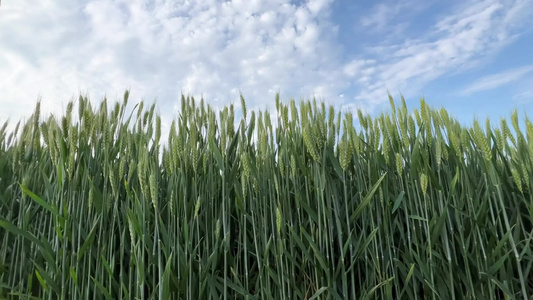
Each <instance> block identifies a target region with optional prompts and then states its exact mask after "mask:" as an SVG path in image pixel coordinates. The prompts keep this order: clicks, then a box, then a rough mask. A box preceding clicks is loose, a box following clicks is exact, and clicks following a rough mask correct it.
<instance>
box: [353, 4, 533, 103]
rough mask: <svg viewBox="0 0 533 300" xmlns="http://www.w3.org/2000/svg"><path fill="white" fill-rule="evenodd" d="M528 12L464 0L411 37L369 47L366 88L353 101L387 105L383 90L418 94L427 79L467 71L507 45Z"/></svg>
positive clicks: (519, 6) (529, 8)
mask: <svg viewBox="0 0 533 300" xmlns="http://www.w3.org/2000/svg"><path fill="white" fill-rule="evenodd" d="M378 11H379V10H378ZM532 12H533V9H532V5H531V4H530V3H529V2H527V1H512V0H509V1H497V0H486V1H469V2H465V3H462V4H460V5H459V6H457V7H455V9H454V10H453V12H452V13H451V14H448V15H444V16H443V17H441V18H440V20H439V21H438V22H437V23H436V25H435V26H433V27H430V28H429V29H428V31H427V32H425V33H424V34H423V35H421V36H419V37H417V38H412V39H406V40H404V41H403V42H402V43H399V44H392V45H391V44H390V42H389V41H385V42H384V43H382V44H381V45H378V46H373V47H369V48H367V51H366V52H367V57H372V58H375V59H376V63H374V64H372V65H368V66H365V67H363V69H362V70H361V72H363V70H364V69H365V68H366V69H367V70H372V72H368V75H367V76H368V78H367V80H368V82H369V84H366V85H362V86H361V91H360V92H359V94H357V95H356V96H355V99H356V100H358V101H364V102H369V103H371V106H375V105H378V104H379V103H385V102H387V101H386V99H387V98H386V96H387V95H386V94H387V90H388V91H390V92H391V93H393V94H395V93H400V92H401V93H402V94H403V95H406V96H413V95H416V96H420V94H419V93H420V91H421V89H422V88H423V87H424V86H425V85H426V84H428V83H429V82H431V81H432V80H434V79H436V78H439V77H440V76H443V75H449V74H453V73H454V72H462V71H465V70H468V69H470V68H472V67H474V66H476V64H478V63H480V61H482V60H483V59H484V58H486V57H487V56H488V55H489V54H491V53H495V52H497V51H498V50H500V49H501V48H503V47H504V46H506V45H508V44H509V43H512V42H513V41H514V39H515V38H516V37H517V35H516V32H515V31H516V29H517V28H518V27H519V26H520V22H521V20H520V19H517V18H526V16H530V15H532ZM522 21H523V20H522ZM390 26H392V25H390ZM349 66H350V63H348V64H347V65H345V69H346V68H348V69H349V68H350V67H349Z"/></svg>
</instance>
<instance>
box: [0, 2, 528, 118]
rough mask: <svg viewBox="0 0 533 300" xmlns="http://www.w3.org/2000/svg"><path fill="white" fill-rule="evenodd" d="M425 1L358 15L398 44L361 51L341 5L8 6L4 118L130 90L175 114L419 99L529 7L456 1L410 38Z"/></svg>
mask: <svg viewBox="0 0 533 300" xmlns="http://www.w3.org/2000/svg"><path fill="white" fill-rule="evenodd" d="M424 3H430V4H421V2H420V1H414V0H411V1H402V2H400V1H396V2H393V1H388V0H386V1H384V2H381V4H379V3H378V4H377V5H376V6H375V7H374V8H372V9H371V13H370V14H368V15H367V16H368V17H367V18H365V17H364V16H362V17H359V18H358V16H354V21H353V22H354V24H357V26H359V27H360V29H361V28H362V29H361V30H367V31H368V32H371V33H372V34H377V33H379V34H384V33H386V32H389V33H390V32H394V38H393V37H392V35H391V34H384V35H383V36H384V37H385V38H384V40H383V41H382V42H379V41H378V42H376V43H374V44H369V43H365V41H358V44H359V47H358V48H357V49H358V50H360V51H358V52H357V53H353V52H350V51H352V50H353V49H351V48H350V47H349V45H347V44H346V42H345V41H340V40H339V36H338V30H339V26H348V25H346V24H338V23H335V22H336V18H335V16H334V15H333V14H332V13H333V12H332V7H333V5H332V4H333V0H302V1H290V0H231V1H219V0H204V1H197V0H189V1H172V0H130V1H126V0H71V1H68V2H64V1H59V0H47V1H39V2H35V1H29V0H18V1H8V2H5V3H2V6H1V7H0V53H2V55H0V78H2V80H0V104H1V109H0V120H5V119H6V118H7V117H11V118H12V120H15V121H16V120H18V119H19V118H20V117H21V116H28V115H29V113H31V110H32V108H33V105H34V104H35V102H36V101H37V98H38V97H41V98H42V104H43V115H44V114H46V113H48V112H54V113H59V112H60V111H61V110H62V108H64V106H65V105H66V102H67V101H69V100H70V99H71V98H72V97H76V96H77V94H78V92H82V93H85V92H87V93H88V95H89V96H90V97H91V99H92V100H93V101H95V102H97V101H100V100H101V98H102V97H103V96H105V95H107V97H108V98H109V99H111V100H114V99H117V98H119V97H120V95H121V94H122V93H123V91H124V90H125V89H127V88H129V89H131V95H132V98H134V101H137V100H140V99H144V100H147V101H152V100H154V99H156V100H157V104H158V107H159V108H160V111H162V112H163V114H164V117H168V118H170V117H172V114H173V113H176V111H177V109H178V105H176V104H177V103H179V101H178V99H179V96H180V94H181V93H185V94H191V95H194V96H195V97H200V96H203V97H204V99H206V100H207V101H208V102H210V103H211V104H213V105H215V106H221V105H227V104H228V103H231V102H236V103H238V101H237V99H238V96H239V93H242V94H243V95H244V96H245V98H246V99H247V102H248V105H249V107H250V108H254V107H259V108H264V109H270V108H271V107H272V103H273V99H274V94H275V93H276V92H278V91H279V92H281V95H282V98H283V99H287V98H295V99H296V100H298V99H301V98H309V97H312V96H316V97H317V98H318V99H325V100H328V101H329V102H330V103H333V104H344V105H346V107H350V105H352V106H353V105H358V106H365V107H366V108H367V109H370V110H371V109H372V107H374V106H377V105H379V104H380V103H382V102H386V100H387V97H386V96H387V95H386V93H387V91H390V92H393V93H395V92H402V93H403V94H404V95H408V94H416V93H419V91H420V89H421V88H423V87H424V86H425V85H426V84H427V83H429V82H431V81H432V80H434V79H436V78H438V77H440V76H443V75H446V74H450V73H453V72H460V71H461V70H467V69H468V68H472V67H473V66H475V65H476V63H479V61H480V58H483V57H487V55H488V54H490V53H494V52H495V51H497V50H499V49H501V48H502V47H503V46H505V45H507V44H509V43H511V42H512V41H513V40H514V39H516V38H517V36H518V33H519V32H520V31H519V30H518V29H520V28H523V27H524V25H523V23H524V20H528V19H529V18H530V16H531V12H532V11H533V8H532V5H531V1H528V0H504V1H497V0H483V1H478V0H472V1H467V2H464V3H463V2H461V3H459V4H457V3H458V2H456V4H457V5H456V6H455V7H454V8H453V10H452V11H448V12H445V13H443V14H440V15H436V16H434V18H435V19H436V20H437V21H436V22H433V21H431V22H432V23H431V25H430V26H428V27H427V28H426V27H424V28H422V29H421V30H418V31H417V32H416V34H415V33H412V32H410V31H409V30H408V29H409V28H411V27H413V26H412V24H410V23H409V18H410V17H411V16H413V17H415V16H417V14H423V13H425V11H426V10H427V9H429V7H430V6H431V5H433V3H435V1H433V2H432V1H430V2H424ZM387 8H389V9H387ZM402 16H403V17H402ZM405 16H408V17H405ZM418 17H419V16H418ZM391 20H392V21H391ZM402 24H403V25H402ZM400 25H401V26H400ZM402 26H403V27H402ZM400 27H401V28H403V29H402V30H397V29H398V28H400ZM373 28H374V29H376V30H374V29H373ZM394 29H396V31H394ZM165 115H166V116H165Z"/></svg>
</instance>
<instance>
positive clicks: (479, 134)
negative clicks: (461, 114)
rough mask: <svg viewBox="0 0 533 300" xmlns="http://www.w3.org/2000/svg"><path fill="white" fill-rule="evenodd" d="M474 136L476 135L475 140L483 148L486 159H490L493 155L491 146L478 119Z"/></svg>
mask: <svg viewBox="0 0 533 300" xmlns="http://www.w3.org/2000/svg"><path fill="white" fill-rule="evenodd" d="M473 137H474V140H475V142H476V144H477V146H478V147H479V148H480V149H481V151H482V153H483V156H484V158H485V160H486V161H490V160H491V157H492V154H491V151H490V146H489V143H488V142H487V138H486V136H485V135H484V134H483V131H482V130H481V127H480V126H479V123H478V122H477V120H474V136H473Z"/></svg>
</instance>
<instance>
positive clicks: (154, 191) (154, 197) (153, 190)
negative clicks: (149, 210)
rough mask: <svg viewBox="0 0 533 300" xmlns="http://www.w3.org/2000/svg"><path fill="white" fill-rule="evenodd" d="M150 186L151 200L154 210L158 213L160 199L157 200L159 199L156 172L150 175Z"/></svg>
mask: <svg viewBox="0 0 533 300" xmlns="http://www.w3.org/2000/svg"><path fill="white" fill-rule="evenodd" d="M149 184H150V198H151V200H152V204H153V206H154V209H155V210H156V211H157V210H158V198H157V197H158V182H157V177H156V175H155V172H154V171H152V172H151V173H150V177H149Z"/></svg>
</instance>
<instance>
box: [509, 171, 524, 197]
mask: <svg viewBox="0 0 533 300" xmlns="http://www.w3.org/2000/svg"><path fill="white" fill-rule="evenodd" d="M511 174H512V176H513V180H514V182H515V184H516V186H517V187H518V190H520V192H522V193H523V192H524V190H523V188H522V178H521V177H520V173H519V172H518V170H517V169H516V168H512V169H511Z"/></svg>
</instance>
